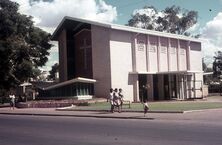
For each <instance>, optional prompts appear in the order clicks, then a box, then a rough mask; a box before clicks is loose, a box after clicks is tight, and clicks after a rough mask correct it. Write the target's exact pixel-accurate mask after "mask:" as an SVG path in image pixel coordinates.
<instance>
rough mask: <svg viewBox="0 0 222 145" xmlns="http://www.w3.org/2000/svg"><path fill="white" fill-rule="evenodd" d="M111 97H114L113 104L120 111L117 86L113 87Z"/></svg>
mask: <svg viewBox="0 0 222 145" xmlns="http://www.w3.org/2000/svg"><path fill="white" fill-rule="evenodd" d="M113 99H114V106H116V107H118V112H119V113H120V112H121V110H120V104H121V101H120V96H119V93H118V89H117V88H115V90H114V93H113Z"/></svg>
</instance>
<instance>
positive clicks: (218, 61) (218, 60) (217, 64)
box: [213, 51, 222, 78]
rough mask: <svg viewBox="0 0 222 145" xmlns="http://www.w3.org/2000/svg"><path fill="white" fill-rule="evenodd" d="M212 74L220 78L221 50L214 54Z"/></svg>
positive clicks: (221, 68) (221, 69)
mask: <svg viewBox="0 0 222 145" xmlns="http://www.w3.org/2000/svg"><path fill="white" fill-rule="evenodd" d="M213 74H214V77H217V78H220V76H221V75H222V52H221V51H217V52H216V53H215V56H214V62H213Z"/></svg>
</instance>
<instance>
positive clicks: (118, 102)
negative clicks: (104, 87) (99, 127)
mask: <svg viewBox="0 0 222 145" xmlns="http://www.w3.org/2000/svg"><path fill="white" fill-rule="evenodd" d="M108 100H109V102H110V105H111V109H110V112H112V113H114V110H115V108H118V112H119V113H121V110H122V105H123V90H122V89H121V88H119V89H117V88H115V89H114V90H113V89H112V88H111V89H110V95H109V98H107V101H108Z"/></svg>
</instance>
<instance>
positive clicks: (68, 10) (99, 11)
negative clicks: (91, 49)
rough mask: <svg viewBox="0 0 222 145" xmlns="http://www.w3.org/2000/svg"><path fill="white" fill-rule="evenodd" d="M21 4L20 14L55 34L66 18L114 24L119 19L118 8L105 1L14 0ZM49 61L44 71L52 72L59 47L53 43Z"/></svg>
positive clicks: (56, 60)
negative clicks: (48, 0) (30, 17)
mask: <svg viewBox="0 0 222 145" xmlns="http://www.w3.org/2000/svg"><path fill="white" fill-rule="evenodd" d="M12 1H14V2H17V3H19V5H20V7H19V12H20V13H23V14H26V15H31V16H32V17H33V21H34V22H35V23H34V24H35V25H36V26H38V27H40V28H42V29H43V30H45V31H47V32H49V33H53V31H54V30H55V28H56V27H57V26H58V24H59V23H60V21H61V20H62V18H63V17H64V16H70V17H78V18H85V19H90V20H94V21H102V22H109V23H111V22H113V21H115V20H116V19H117V11H116V7H113V6H111V5H108V4H106V3H105V1H104V0H99V1H98V0H54V1H52V2H44V1H43V0H40V1H38V2H37V1H36V2H32V3H31V4H30V0H12ZM52 43H53V44H54V47H52V48H51V50H50V51H49V52H50V56H49V57H48V59H49V61H48V62H47V63H46V66H44V67H43V69H44V70H50V69H51V66H52V65H53V64H55V62H58V46H57V43H56V42H52Z"/></svg>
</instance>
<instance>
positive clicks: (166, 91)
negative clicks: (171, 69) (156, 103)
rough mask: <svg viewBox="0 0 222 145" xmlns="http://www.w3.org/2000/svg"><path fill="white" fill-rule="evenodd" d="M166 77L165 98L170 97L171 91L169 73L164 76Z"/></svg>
mask: <svg viewBox="0 0 222 145" xmlns="http://www.w3.org/2000/svg"><path fill="white" fill-rule="evenodd" d="M163 78H164V100H169V99H170V91H169V75H168V74H166V75H164V76H163Z"/></svg>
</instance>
